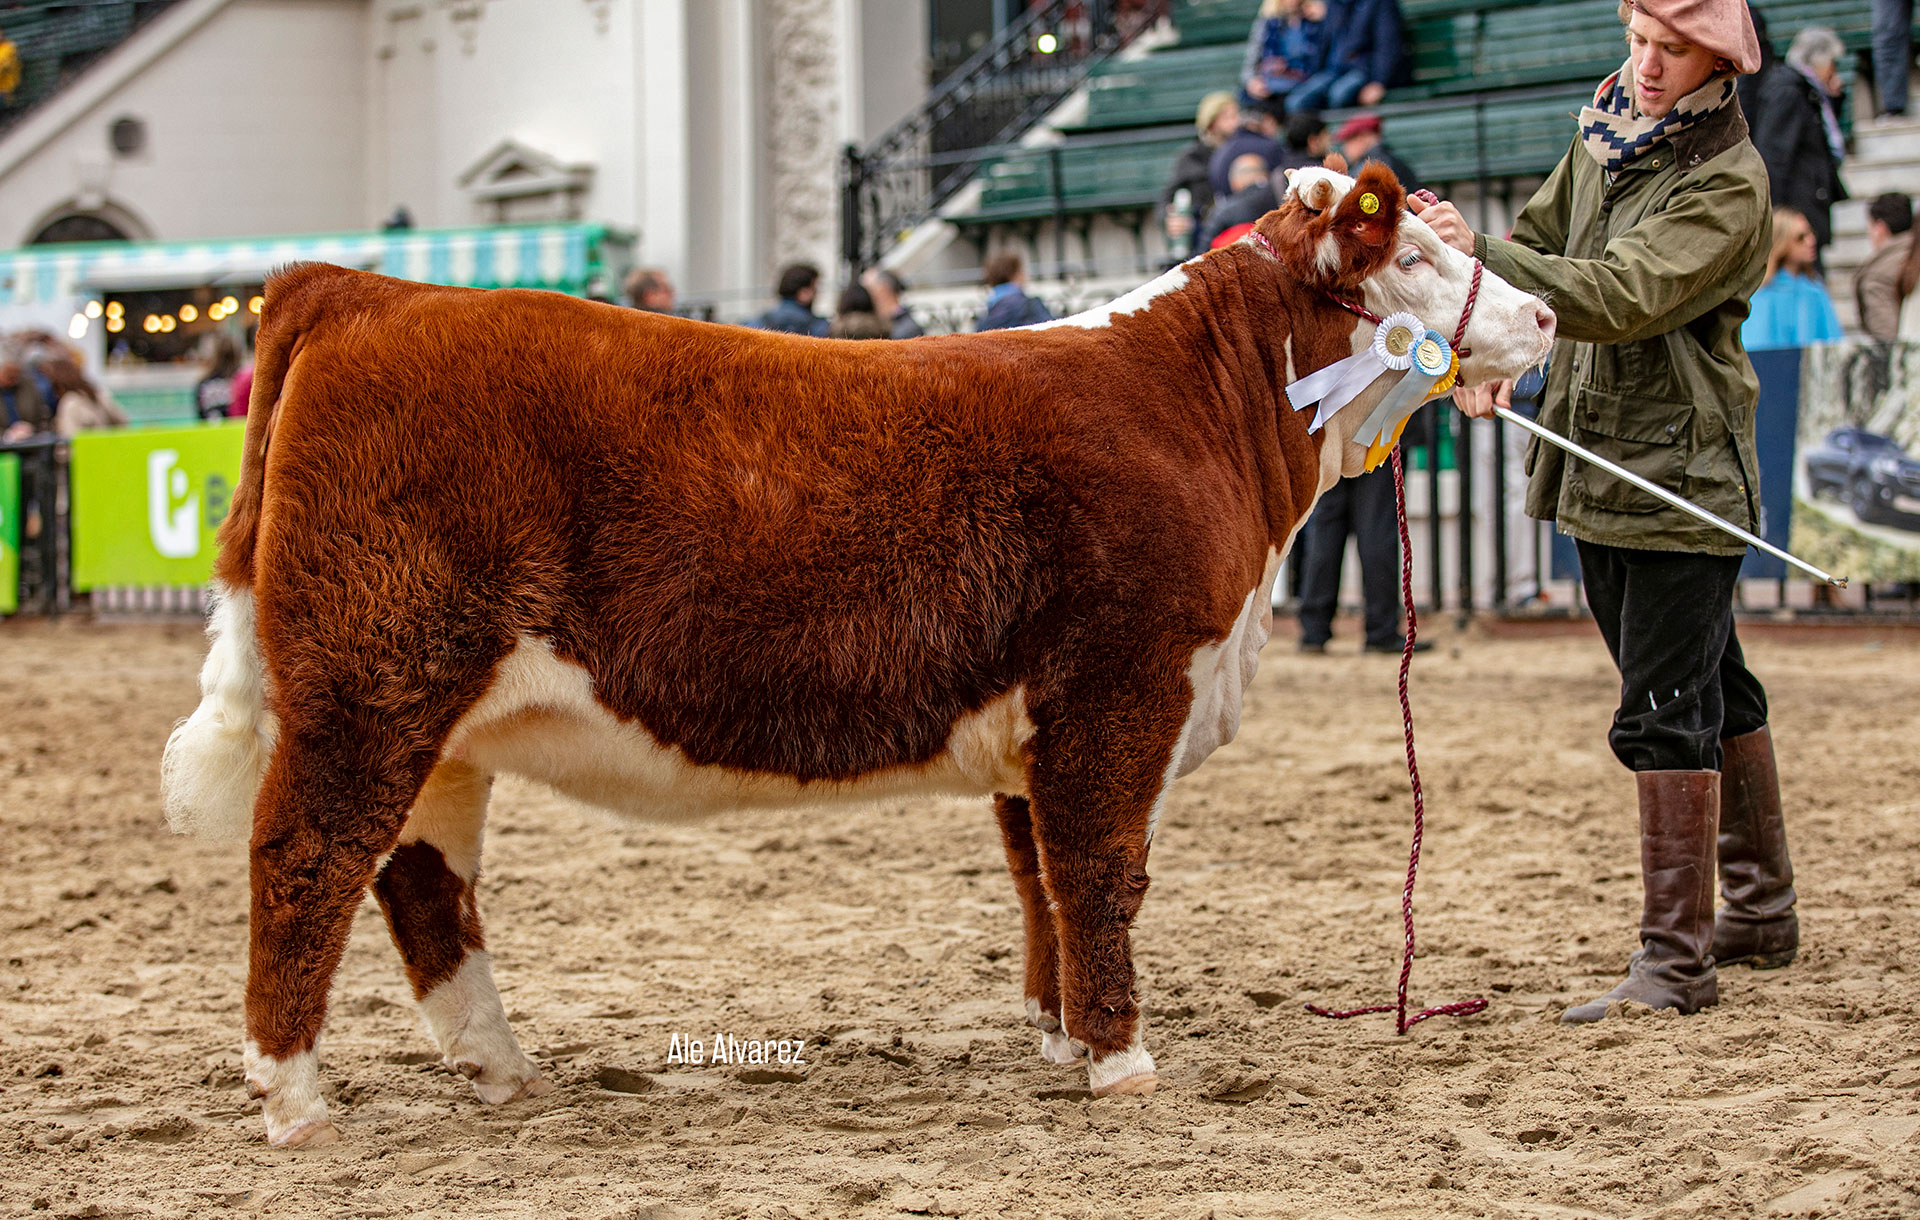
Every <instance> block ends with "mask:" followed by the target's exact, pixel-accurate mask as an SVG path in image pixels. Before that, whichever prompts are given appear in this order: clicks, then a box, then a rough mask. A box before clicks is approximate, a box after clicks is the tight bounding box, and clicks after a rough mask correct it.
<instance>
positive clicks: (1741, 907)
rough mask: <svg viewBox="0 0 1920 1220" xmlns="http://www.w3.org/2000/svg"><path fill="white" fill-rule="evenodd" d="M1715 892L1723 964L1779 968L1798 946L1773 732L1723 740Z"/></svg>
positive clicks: (1716, 949) (1717, 945)
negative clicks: (1717, 888)
mask: <svg viewBox="0 0 1920 1220" xmlns="http://www.w3.org/2000/svg"><path fill="white" fill-rule="evenodd" d="M1720 748H1721V750H1722V752H1723V754H1724V756H1725V757H1724V759H1723V761H1722V762H1721V764H1720V895H1721V898H1722V899H1723V903H1722V905H1721V907H1720V915H1719V917H1718V918H1717V919H1715V920H1714V924H1713V956H1714V960H1715V961H1716V962H1717V963H1718V964H1720V965H1722V966H1731V965H1735V964H1745V965H1749V966H1753V967H1755V968H1756V969H1760V970H1776V969H1778V968H1779V967H1781V966H1784V965H1786V964H1787V963H1788V962H1790V961H1792V960H1793V956H1794V954H1796V953H1798V952H1799V951H1800V917H1799V916H1798V915H1796V914H1794V910H1793V903H1794V893H1793V862H1792V861H1791V860H1789V859H1787V830H1786V824H1785V823H1784V822H1783V821H1782V819H1781V816H1780V777H1779V775H1778V773H1777V772H1776V771H1775V770H1774V765H1773V734H1772V732H1771V731H1770V730H1768V729H1766V728H1759V729H1755V730H1754V731H1753V732H1751V733H1743V734H1741V735H1740V736H1738V737H1729V738H1727V739H1726V740H1724V741H1722V742H1721V743H1720Z"/></svg>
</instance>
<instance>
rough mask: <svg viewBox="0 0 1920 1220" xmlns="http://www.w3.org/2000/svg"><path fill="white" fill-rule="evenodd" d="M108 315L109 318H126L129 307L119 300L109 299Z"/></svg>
mask: <svg viewBox="0 0 1920 1220" xmlns="http://www.w3.org/2000/svg"><path fill="white" fill-rule="evenodd" d="M107 316H108V317H109V318H124V317H126V316H127V307H126V306H125V305H122V304H121V303H120V302H118V301H108V302H107Z"/></svg>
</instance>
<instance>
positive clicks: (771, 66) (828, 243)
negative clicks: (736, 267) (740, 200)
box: [760, 0, 853, 311]
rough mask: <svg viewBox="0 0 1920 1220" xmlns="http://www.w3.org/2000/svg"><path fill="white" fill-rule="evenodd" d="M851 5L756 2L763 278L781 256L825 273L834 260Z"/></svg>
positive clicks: (846, 121)
mask: <svg viewBox="0 0 1920 1220" xmlns="http://www.w3.org/2000/svg"><path fill="white" fill-rule="evenodd" d="M849 7H850V0H765V3H764V6H763V9H762V12H763V13H764V15H765V26H764V30H765V37H766V44H765V45H766V48H767V64H768V78H767V84H766V86H765V87H764V88H763V89H762V90H761V94H760V96H761V101H762V104H763V106H764V107H765V116H766V122H765V124H764V126H763V128H762V130H763V131H765V133H766V165H767V195H766V198H767V206H768V210H769V214H768V218H767V220H768V232H769V237H770V241H769V243H768V244H769V249H768V256H769V266H768V267H767V268H765V269H764V271H765V280H766V283H767V284H768V285H771V283H772V277H773V275H775V274H776V273H777V269H778V268H779V267H781V266H784V265H785V264H787V263H791V262H799V261H803V260H804V261H807V262H811V263H813V264H815V265H816V266H818V267H819V268H820V270H821V271H822V272H823V273H824V274H825V276H826V277H827V278H828V279H829V280H831V279H832V278H833V276H834V268H835V267H836V266H837V265H838V263H839V257H840V172H839V168H840V148H841V145H842V144H843V143H844V142H845V139H846V135H845V133H846V132H847V131H849V130H851V122H850V116H849V115H847V114H846V113H845V110H846V104H845V98H846V95H845V84H844V82H845V81H846V80H847V79H848V77H849V75H850V73H851V72H852V70H853V67H852V65H851V64H849V62H848V57H849V52H850V48H849V47H848V46H847V38H848V34H849V32H850V30H851V26H850V20H849V13H848V11H847V10H848V9H849ZM820 308H821V309H822V310H823V311H824V310H825V309H826V308H827V303H823V304H822V305H821V306H820Z"/></svg>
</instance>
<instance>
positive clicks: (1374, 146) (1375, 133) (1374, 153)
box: [1334, 114, 1420, 191]
mask: <svg viewBox="0 0 1920 1220" xmlns="http://www.w3.org/2000/svg"><path fill="white" fill-rule="evenodd" d="M1334 141H1335V142H1336V143H1338V144H1339V145H1340V155H1341V156H1343V157H1345V158H1346V159H1347V172H1348V173H1350V174H1357V173H1359V172H1360V167H1361V166H1362V165H1365V164H1366V163H1367V162H1369V161H1378V162H1379V163H1380V164H1382V165H1384V166H1386V167H1387V168H1388V169H1390V170H1392V171H1393V176H1394V177H1396V178H1398V179H1399V180H1400V185H1401V186H1404V187H1406V188H1407V189H1408V190H1409V191H1412V190H1417V189H1418V188H1419V186H1420V184H1419V183H1418V182H1417V181H1415V180H1414V176H1413V170H1412V169H1410V168H1408V166H1407V163H1406V162H1405V161H1402V160H1401V159H1400V158H1399V157H1396V156H1394V154H1393V150H1392V149H1391V148H1388V147H1387V142H1386V140H1385V139H1384V138H1383V137H1382V136H1381V134H1380V116H1379V115H1377V114H1356V115H1354V116H1353V117H1352V118H1350V119H1348V120H1347V121H1346V122H1344V123H1342V124H1340V131H1339V133H1338V134H1337V135H1335V136H1334Z"/></svg>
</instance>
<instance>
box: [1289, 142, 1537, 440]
mask: <svg viewBox="0 0 1920 1220" xmlns="http://www.w3.org/2000/svg"><path fill="white" fill-rule="evenodd" d="M1287 178H1288V187H1287V197H1286V199H1285V201H1284V202H1283V203H1282V204H1281V206H1280V207H1279V209H1278V210H1276V211H1273V212H1270V213H1268V214H1267V215H1266V216H1265V217H1263V218H1262V219H1261V221H1260V223H1259V225H1258V228H1259V230H1260V231H1261V232H1262V233H1263V234H1264V235H1265V236H1266V237H1267V239H1268V240H1269V241H1270V242H1271V243H1272V245H1273V248H1274V252H1275V254H1276V255H1277V256H1278V257H1279V259H1280V262H1281V263H1282V264H1283V266H1284V268H1285V270H1286V271H1287V272H1288V273H1289V275H1290V278H1293V279H1295V280H1297V281H1298V282H1299V283H1301V284H1303V285H1305V286H1307V287H1308V288H1309V289H1313V290H1317V293H1316V294H1315V295H1316V296H1317V298H1318V299H1317V300H1315V301H1313V302H1312V303H1311V307H1312V308H1313V309H1314V310H1315V311H1316V312H1317V313H1319V314H1320V315H1321V316H1322V318H1323V320H1324V321H1325V322H1326V323H1327V324H1329V325H1332V326H1335V327H1337V329H1338V330H1339V332H1340V334H1341V335H1342V336H1344V337H1347V338H1348V346H1346V348H1345V349H1344V350H1333V351H1330V352H1329V351H1321V350H1318V348H1319V346H1320V345H1319V344H1315V343H1311V342H1308V343H1300V342H1296V343H1295V346H1294V352H1293V355H1294V360H1295V367H1294V369H1293V375H1294V376H1295V377H1302V376H1305V375H1306V374H1307V373H1310V372H1313V371H1314V370H1315V369H1317V368H1320V367H1322V366H1323V365H1326V364H1329V363H1331V362H1332V361H1333V360H1337V359H1340V358H1341V357H1344V356H1346V355H1349V354H1351V353H1353V352H1358V351H1360V350H1362V349H1363V347H1364V346H1365V345H1366V344H1367V343H1369V342H1371V340H1372V338H1373V325H1372V324H1371V323H1368V322H1364V321H1361V320H1360V319H1359V318H1357V317H1354V316H1353V315H1352V314H1349V313H1347V312H1345V311H1344V310H1342V309H1341V307H1340V306H1338V305H1336V304H1334V303H1333V300H1332V297H1333V296H1340V297H1342V298H1344V299H1346V300H1348V301H1351V302H1353V303H1355V304H1359V305H1364V306H1366V307H1367V308H1368V309H1370V310H1372V311H1373V312H1374V313H1376V314H1379V315H1381V316H1385V315H1387V314H1390V313H1394V312H1398V311H1403V310H1404V311H1405V312H1407V313H1411V314H1413V315H1414V316H1415V317H1417V318H1419V319H1420V320H1421V321H1423V322H1425V323H1426V324H1427V327H1428V328H1429V329H1431V330H1436V331H1439V332H1440V333H1441V334H1442V335H1444V336H1446V338H1447V339H1448V340H1451V339H1452V338H1453V336H1454V333H1455V331H1456V330H1457V328H1458V327H1459V324H1460V314H1461V311H1462V310H1463V309H1465V308H1466V304H1467V296H1468V293H1469V291H1470V290H1471V287H1472V283H1473V260H1472V259H1471V258H1468V257H1467V256H1466V255H1464V254H1462V253H1460V252H1459V251H1458V250H1455V249H1453V248H1452V247H1450V246H1448V245H1446V244H1445V243H1444V242H1442V241H1441V240H1440V239H1439V237H1437V236H1435V234H1434V232H1433V230H1432V229H1431V228H1429V227H1428V226H1427V224H1426V222H1425V221H1422V220H1421V219H1420V218H1419V217H1417V216H1415V215H1413V214H1412V213H1411V212H1408V211H1407V210H1406V192H1405V191H1404V190H1403V189H1402V188H1401V186H1400V183H1399V182H1398V181H1397V180H1396V179H1395V178H1394V176H1393V173H1392V171H1390V170H1388V169H1387V168H1386V167H1385V166H1382V165H1378V164H1369V165H1366V166H1364V167H1363V168H1362V169H1361V171H1360V175H1359V177H1358V179H1354V178H1349V177H1347V176H1346V175H1345V174H1340V173H1335V172H1334V171H1333V170H1330V169H1320V168H1311V169H1302V170H1292V171H1289V172H1288V175H1287ZM1553 333H1554V317H1553V311H1552V310H1551V309H1548V308H1547V306H1546V303H1545V302H1544V301H1542V300H1540V298H1538V297H1536V296H1532V295H1530V294H1528V293H1524V292H1522V291H1520V290H1519V289H1518V288H1515V287H1514V286H1513V285H1511V284H1509V283H1507V282H1506V281H1505V280H1503V279H1501V278H1500V277H1499V276H1497V275H1494V274H1493V273H1492V272H1490V271H1489V272H1484V273H1483V274H1482V276H1481V281H1480V293H1479V296H1478V298H1477V299H1476V300H1475V303H1474V307H1473V313H1472V316H1471V317H1470V318H1469V319H1468V321H1467V333H1466V337H1465V339H1464V341H1463V343H1462V346H1463V347H1465V348H1466V349H1467V351H1468V352H1469V353H1470V354H1469V355H1468V356H1466V357H1464V358H1463V359H1462V360H1461V363H1460V381H1461V383H1462V384H1463V385H1477V384H1479V383H1481V382H1485V381H1493V380H1496V379H1500V378H1512V377H1518V376H1519V375H1520V373H1521V372H1523V371H1524V370H1526V369H1527V368H1529V367H1531V366H1532V365H1535V364H1538V363H1539V362H1540V361H1542V360H1544V359H1546V356H1547V352H1548V350H1549V349H1550V348H1551V347H1552V346H1553ZM1300 338H1302V339H1306V338H1307V336H1304V335H1303V336H1300ZM1303 348H1305V349H1307V350H1303ZM1390 384H1391V382H1390V381H1384V380H1383V381H1381V382H1379V383H1377V384H1376V385H1375V387H1374V388H1373V389H1372V390H1370V391H1368V393H1367V394H1365V395H1363V396H1362V398H1361V399H1359V400H1356V401H1355V402H1354V404H1353V405H1352V406H1350V407H1348V408H1346V409H1345V410H1342V411H1341V412H1340V413H1339V414H1338V415H1336V416H1335V417H1334V419H1333V420H1332V421H1329V422H1328V424H1327V428H1328V430H1329V432H1330V434H1333V435H1338V436H1339V437H1340V438H1341V439H1342V440H1343V441H1344V440H1347V439H1348V438H1349V437H1350V436H1351V435H1352V433H1353V431H1354V430H1355V429H1356V428H1357V427H1358V426H1359V424H1360V422H1361V421H1362V420H1363V419H1364V418H1365V417H1366V415H1367V413H1368V411H1370V410H1371V409H1372V405H1373V404H1374V403H1377V402H1378V401H1379V400H1380V398H1381V397H1382V396H1383V395H1384V394H1385V393H1386V391H1387V387H1388V386H1390ZM1344 449H1345V450H1346V452H1345V453H1343V454H1342V468H1343V469H1342V473H1344V474H1357V473H1359V471H1360V469H1361V465H1360V462H1361V459H1362V457H1363V456H1364V452H1365V451H1364V450H1363V449H1362V448H1361V447H1360V446H1358V445H1354V444H1347V445H1345V446H1344Z"/></svg>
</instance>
